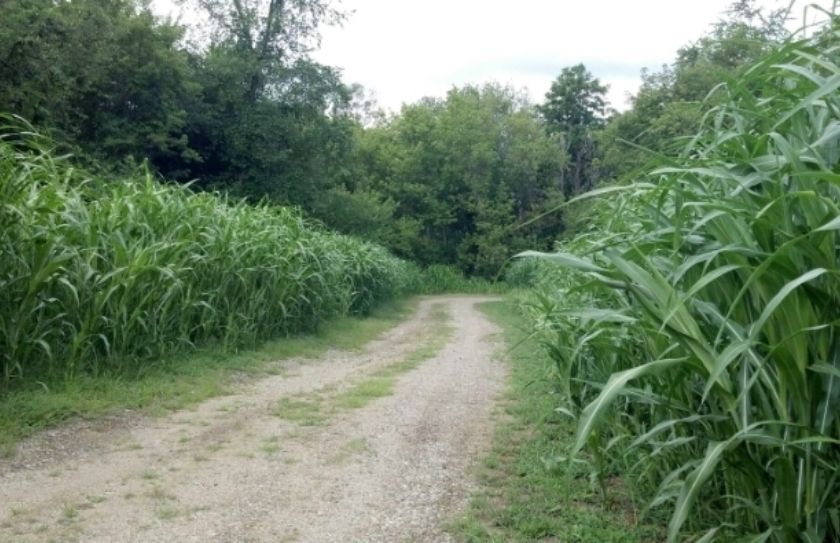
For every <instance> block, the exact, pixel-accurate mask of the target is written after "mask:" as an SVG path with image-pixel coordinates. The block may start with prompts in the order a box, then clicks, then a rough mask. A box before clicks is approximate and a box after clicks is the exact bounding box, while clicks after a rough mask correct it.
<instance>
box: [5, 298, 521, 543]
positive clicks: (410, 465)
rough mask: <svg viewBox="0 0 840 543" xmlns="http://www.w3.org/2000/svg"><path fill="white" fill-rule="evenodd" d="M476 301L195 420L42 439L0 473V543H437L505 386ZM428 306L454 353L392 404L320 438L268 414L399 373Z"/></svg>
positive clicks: (385, 400)
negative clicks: (298, 398) (384, 373)
mask: <svg viewBox="0 0 840 543" xmlns="http://www.w3.org/2000/svg"><path fill="white" fill-rule="evenodd" d="M487 299H488V298H481V297H475V296H469V297H467V296H457V297H456V296H438V297H429V298H426V299H424V300H423V301H422V302H421V304H420V306H419V309H418V311H417V312H416V314H415V315H414V316H413V317H412V318H411V319H409V320H407V321H406V322H404V323H402V324H400V325H398V326H397V327H395V328H393V329H392V330H391V331H389V332H387V333H386V334H385V335H384V336H383V337H382V338H380V339H378V340H376V341H373V342H371V343H370V344H369V345H368V346H367V347H366V348H365V350H364V351H363V352H361V353H346V352H338V351H334V352H329V353H327V354H326V355H325V356H324V357H322V358H321V359H319V360H317V361H292V362H289V363H284V368H286V370H287V371H285V372H284V374H282V375H278V376H273V377H269V378H266V379H262V380H260V381H259V382H257V383H254V384H252V385H250V386H248V387H247V389H246V390H243V391H242V392H240V393H238V394H235V395H231V396H225V397H223V398H217V399H213V400H210V401H207V402H204V403H202V404H201V405H200V406H198V407H197V408H196V409H193V410H188V411H180V412H176V413H173V414H171V415H169V416H166V417H163V418H157V419H152V418H143V417H138V416H136V415H135V416H131V415H129V416H126V417H111V418H109V419H105V420H102V421H98V422H96V423H84V422H80V423H75V424H70V425H67V426H66V427H63V428H61V429H59V430H55V431H52V432H44V433H42V434H40V435H38V436H36V437H34V438H32V439H30V440H29V441H28V442H26V443H24V444H23V445H22V446H21V448H20V452H19V453H18V454H17V455H16V456H15V457H14V458H12V459H9V460H0V541H2V542H5V541H15V542H17V541H21V542H27V541H97V542H99V541H101V542H123V541H125V542H129V541H130V542H158V541H160V542H164V541H165V542H188V541H195V542H206V541H217V542H252V541H253V542H263V541H264V542H283V541H313V542H317V541H324V542H326V541H329V542H338V541H340V542H345V541H387V542H393V541H435V542H437V541H449V540H450V537H449V535H448V534H447V533H446V532H444V530H443V526H444V524H445V523H446V522H447V521H448V520H450V519H451V518H452V517H453V515H455V514H457V513H458V512H459V511H460V510H462V509H463V508H464V507H465V505H466V502H467V499H468V496H469V493H470V490H471V489H472V488H473V484H474V483H473V481H472V477H471V474H470V469H469V468H470V466H471V465H473V463H474V462H476V461H477V460H478V459H480V458H481V456H482V453H483V452H484V451H486V450H487V449H488V447H489V440H490V436H491V433H492V421H491V410H492V408H493V405H494V400H495V399H496V398H497V396H498V394H499V393H500V391H501V389H502V387H503V385H504V379H505V368H504V365H503V364H502V363H500V362H498V361H496V360H495V359H494V351H495V349H496V348H497V344H496V343H495V340H494V339H493V337H492V336H493V335H494V334H495V333H496V332H497V331H498V330H497V329H496V327H495V326H494V325H493V324H491V323H490V322H489V321H487V319H486V318H485V317H484V316H483V314H481V313H480V312H478V311H477V310H476V309H475V307H474V305H475V304H476V303H478V302H480V301H484V300H487ZM434 304H444V305H445V306H446V308H447V310H448V312H449V315H450V318H451V322H450V324H451V325H452V326H453V328H454V333H453V334H452V336H451V340H450V341H449V342H448V343H447V344H446V345H445V346H444V347H443V349H442V350H441V351H440V352H439V353H438V354H437V355H436V356H434V357H433V358H431V359H429V360H426V361H425V362H423V363H422V364H421V365H420V366H419V367H417V368H415V369H413V370H411V371H409V372H408V373H405V374H403V375H400V376H399V377H398V379H397V383H396V385H395V387H394V390H393V394H391V395H389V396H386V397H382V398H379V399H376V400H375V401H372V402H371V403H369V404H367V405H366V406H365V407H363V408H360V409H352V410H346V411H340V412H338V413H337V414H335V415H334V416H332V417H330V418H329V419H328V420H327V422H326V423H324V424H321V425H317V426H301V425H299V424H297V423H295V422H292V421H288V420H284V419H282V418H280V417H277V416H275V415H274V414H273V413H272V411H273V410H275V409H276V406H277V405H278V401H279V400H280V399H282V398H284V397H289V396H291V395H299V394H308V393H318V392H319V391H321V392H323V391H335V390H338V391H340V390H342V389H343V388H347V387H349V386H351V385H352V384H353V383H357V382H359V381H360V380H363V379H364V378H365V377H366V376H369V375H370V374H371V373H372V372H374V371H376V370H377V369H379V368H382V367H385V366H388V365H389V364H394V363H397V362H399V361H400V360H402V359H403V358H404V357H405V356H406V355H407V354H408V353H411V352H412V351H414V350H416V349H417V348H418V347H421V346H422V345H423V344H424V342H426V341H429V340H431V338H430V337H429V333H430V331H431V330H433V323H432V322H430V319H429V318H428V315H429V311H430V308H431V307H432V306H433V305H434Z"/></svg>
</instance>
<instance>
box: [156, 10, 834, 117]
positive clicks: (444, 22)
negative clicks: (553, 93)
mask: <svg viewBox="0 0 840 543" xmlns="http://www.w3.org/2000/svg"><path fill="white" fill-rule="evenodd" d="M731 3H732V0H632V1H631V0H518V1H515V2H514V1H511V0H506V1H502V0H423V1H412V0H343V1H341V2H340V4H339V5H340V6H341V7H342V9H345V10H348V11H351V12H352V13H351V15H350V16H349V18H348V20H347V21H346V22H345V23H344V25H343V26H342V27H328V28H324V29H322V32H321V34H322V41H321V48H320V49H319V50H318V51H316V52H314V54H313V56H314V58H315V59H316V60H317V61H319V62H321V63H323V64H327V65H331V66H337V67H339V68H341V69H342V72H343V74H344V80H345V82H346V83H360V84H361V85H363V86H364V87H365V88H366V89H368V90H369V91H372V93H373V94H374V95H375V97H376V99H377V101H378V102H379V104H380V105H381V106H383V107H385V108H386V109H390V110H398V109H399V107H400V105H401V104H402V103H404V102H414V101H416V100H418V99H419V98H422V97H423V96H443V95H445V93H446V91H447V90H449V89H450V88H452V86H462V85H464V84H467V83H482V82H485V81H498V82H501V83H505V84H510V85H512V86H514V87H517V88H527V89H528V92H529V94H530V96H531V98H532V99H533V100H534V101H541V100H542V98H543V96H544V94H545V93H546V92H547V91H548V89H549V87H550V85H551V81H552V80H553V79H554V78H556V77H557V75H558V74H559V73H560V70H561V69H562V68H563V67H565V66H569V65H572V64H576V63H578V62H583V63H584V64H586V66H587V68H589V70H590V71H591V72H592V73H593V74H594V75H595V77H597V78H599V79H600V80H601V82H602V83H606V84H608V85H609V87H610V91H609V100H610V102H611V104H612V105H613V107H615V108H616V109H620V110H621V109H625V108H626V107H627V103H626V96H627V93H632V92H635V90H636V89H637V88H638V86H639V84H640V82H641V80H640V77H639V72H640V70H641V69H642V68H645V67H646V68H650V69H654V70H655V69H658V68H659V67H660V66H662V65H663V64H667V63H670V62H672V61H673V59H674V55H675V53H676V50H677V49H678V48H679V47H681V46H682V45H685V44H687V43H688V42H690V41H693V40H695V39H697V38H699V37H700V36H702V35H703V34H704V33H705V32H706V31H707V30H708V29H709V28H710V26H711V24H712V23H714V22H715V21H717V20H718V19H719V18H720V17H721V15H722V14H723V13H724V11H725V10H726V8H727V7H728V6H729V5H730V4H731ZM819 3H821V4H823V5H826V4H830V3H831V1H830V0H819ZM152 4H153V7H154V8H155V9H156V10H157V11H159V12H161V13H166V12H168V11H169V9H170V8H169V6H171V0H154V1H153V3H152ZM762 4H764V5H766V6H770V7H778V6H781V5H784V6H787V4H788V2H787V1H785V0H762ZM805 5H806V3H805V2H800V3H799V4H797V6H798V7H797V9H796V13H797V14H801V13H802V8H803V7H804V6H805Z"/></svg>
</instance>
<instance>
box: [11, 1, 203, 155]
mask: <svg viewBox="0 0 840 543" xmlns="http://www.w3.org/2000/svg"><path fill="white" fill-rule="evenodd" d="M0 20H2V21H3V25H0V111H4V112H10V113H16V114H18V115H20V116H22V117H24V118H26V119H27V120H29V121H30V122H32V123H34V124H35V125H36V126H38V127H39V128H41V129H45V130H48V131H49V132H51V133H52V135H53V136H55V137H56V138H57V139H59V140H60V141H61V142H62V143H65V144H72V145H74V146H78V147H81V148H82V149H83V150H84V151H85V152H86V153H87V154H89V155H91V156H94V157H96V158H98V159H108V160H116V161H120V160H123V159H125V158H126V157H128V156H131V157H134V158H135V159H137V160H143V159H146V158H148V159H150V160H152V161H153V162H155V163H165V162H167V161H169V160H172V159H176V160H178V161H186V162H190V161H195V160H197V158H198V157H197V156H196V154H195V152H194V151H193V150H192V149H191V148H190V146H189V142H188V141H187V138H186V137H185V135H184V125H185V122H186V107H187V104H188V103H189V102H190V101H191V100H192V99H193V97H194V92H195V90H196V89H195V87H194V85H193V84H192V82H191V76H190V69H189V65H188V62H189V59H188V55H187V54H186V52H184V51H182V50H179V49H178V47H177V44H178V41H179V40H180V38H181V36H182V29H180V28H178V27H177V26H174V25H170V24H166V23H158V22H157V21H156V20H155V18H154V16H153V15H152V14H151V13H150V12H149V10H148V9H147V8H144V7H142V6H141V7H138V4H137V3H136V2H133V1H130V0H74V1H73V2H54V1H52V0H9V1H6V2H0Z"/></svg>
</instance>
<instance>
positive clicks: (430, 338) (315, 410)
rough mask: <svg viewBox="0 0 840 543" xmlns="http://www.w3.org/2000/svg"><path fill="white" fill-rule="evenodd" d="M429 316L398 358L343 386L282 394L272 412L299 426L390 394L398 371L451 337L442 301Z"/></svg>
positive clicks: (414, 364)
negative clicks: (415, 342) (420, 335)
mask: <svg viewBox="0 0 840 543" xmlns="http://www.w3.org/2000/svg"><path fill="white" fill-rule="evenodd" d="M429 319H430V320H431V322H432V326H431V328H430V329H429V330H428V332H427V334H426V337H425V338H424V339H423V340H422V342H421V344H420V346H419V347H417V348H416V349H414V350H412V351H411V352H410V353H409V354H407V355H406V356H405V358H403V359H402V360H400V361H399V362H396V363H393V364H389V365H388V366H385V367H383V368H381V369H379V370H377V371H375V372H373V373H372V374H370V375H368V376H367V377H365V378H364V379H361V380H359V381H357V382H355V383H353V384H352V385H351V386H350V387H349V388H347V389H346V390H336V389H335V387H325V388H323V389H321V390H319V391H317V392H310V393H304V394H298V395H294V396H290V397H286V398H283V399H281V400H280V401H279V402H278V404H277V407H276V408H275V409H274V411H273V413H274V415H276V416H278V417H280V418H283V419H286V420H289V421H294V422H297V423H298V424H300V425H302V426H318V425H321V424H325V423H326V422H327V421H328V420H329V419H330V418H332V417H333V416H335V415H337V414H339V413H342V412H344V411H348V410H351V409H360V408H362V407H365V406H366V405H368V404H369V403H370V402H372V401H373V400H375V399H377V398H382V397H385V396H390V395H391V394H393V392H394V387H395V386H396V383H397V378H398V377H399V376H400V375H402V374H404V373H406V372H408V371H410V370H412V369H414V368H416V367H417V366H418V365H419V364H421V363H422V362H424V361H426V360H429V359H430V358H433V357H434V356H435V355H437V354H438V353H439V352H440V351H441V349H443V347H444V346H445V345H446V344H447V342H448V341H449V339H450V338H451V336H452V332H453V328H452V327H451V326H450V324H449V314H448V313H447V311H446V307H445V306H444V304H435V305H433V306H432V308H431V310H430V312H429Z"/></svg>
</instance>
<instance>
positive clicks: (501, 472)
mask: <svg viewBox="0 0 840 543" xmlns="http://www.w3.org/2000/svg"><path fill="white" fill-rule="evenodd" d="M479 307H480V309H481V310H482V311H483V312H485V314H487V315H488V316H489V317H490V318H491V319H492V320H493V321H494V322H496V323H497V324H499V325H500V326H501V327H502V328H503V330H504V339H505V344H506V345H507V347H508V348H509V349H510V348H513V350H512V351H510V352H509V353H507V354H506V356H507V357H508V358H509V360H510V367H511V379H510V385H509V389H508V392H507V394H506V397H505V401H504V404H503V409H504V413H503V415H502V416H501V417H500V420H499V422H498V425H497V429H496V434H495V436H494V441H493V449H492V451H491V453H490V454H489V455H488V456H487V458H486V459H485V460H484V463H483V465H482V466H481V468H480V469H479V481H480V488H479V490H478V492H477V493H476V494H475V495H474V496H473V500H472V502H471V505H470V508H469V510H468V512H467V513H466V514H465V515H464V516H463V517H462V518H460V519H458V520H457V521H456V523H455V524H454V526H453V532H454V533H455V535H456V536H458V537H459V538H461V539H462V540H464V541H469V542H478V541H482V542H485V541H491V542H497V541H498V542H509V541H564V542H566V541H568V542H576V543H608V542H615V543H618V542H621V543H632V542H642V541H658V540H659V539H660V537H659V536H660V535H661V534H660V533H659V530H658V529H656V528H653V527H646V526H639V525H636V523H635V521H634V517H635V514H634V511H633V508H632V506H631V505H630V503H629V501H628V500H627V498H626V496H625V495H624V493H622V492H621V487H620V483H619V481H615V484H614V485H612V486H614V488H611V490H610V493H609V495H608V497H607V501H606V502H605V501H604V500H603V499H602V497H601V495H600V492H599V491H598V487H597V485H595V484H593V483H592V482H591V481H590V480H589V475H588V473H589V472H588V470H587V469H586V468H585V467H584V466H578V465H574V464H573V465H571V466H570V465H569V464H568V463H567V462H565V461H562V460H558V459H561V458H563V457H565V452H566V449H567V448H568V447H569V446H570V444H571V442H572V439H573V436H574V424H573V422H572V421H570V420H568V419H567V418H565V417H564V415H561V414H559V413H557V412H556V411H555V408H556V407H557V400H556V397H555V396H554V394H553V390H552V385H551V383H550V381H549V380H547V379H546V374H547V371H548V368H549V367H550V361H549V360H548V359H547V357H546V356H545V354H544V353H543V351H542V349H541V348H540V346H539V345H538V344H537V342H536V341H535V340H533V339H526V338H527V334H526V333H525V332H523V331H522V330H523V328H524V327H523V325H524V323H523V322H522V320H521V318H520V317H519V316H518V315H517V314H516V311H514V310H513V308H511V307H509V306H508V305H507V304H506V303H505V302H487V303H484V304H481V305H480V306H479ZM514 347H515V348H514Z"/></svg>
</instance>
